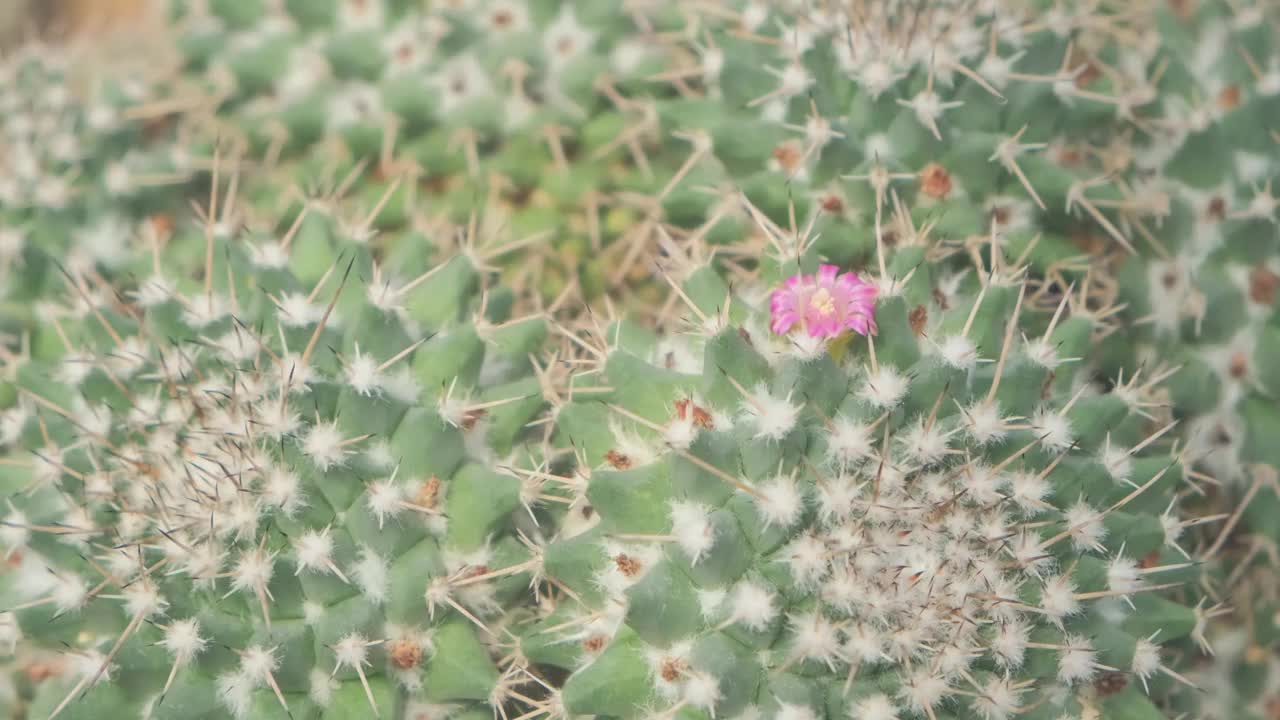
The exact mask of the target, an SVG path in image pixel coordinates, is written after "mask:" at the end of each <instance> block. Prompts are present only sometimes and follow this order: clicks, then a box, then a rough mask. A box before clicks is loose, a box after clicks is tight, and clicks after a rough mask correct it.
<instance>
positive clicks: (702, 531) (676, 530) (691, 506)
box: [671, 501, 715, 564]
mask: <svg viewBox="0 0 1280 720" xmlns="http://www.w3.org/2000/svg"><path fill="white" fill-rule="evenodd" d="M671 533H672V534H673V535H675V538H676V543H677V544H679V545H680V549H682V550H684V552H685V554H686V555H688V556H689V561H690V562H692V563H694V564H697V562H698V561H699V560H701V559H702V556H703V555H705V554H706V553H707V552H709V551H710V550H711V546H712V545H714V544H715V526H714V525H712V524H711V510H710V508H708V507H707V506H705V505H702V504H700V503H693V502H687V501H677V502H675V503H672V505H671Z"/></svg>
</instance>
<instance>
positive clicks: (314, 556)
mask: <svg viewBox="0 0 1280 720" xmlns="http://www.w3.org/2000/svg"><path fill="white" fill-rule="evenodd" d="M293 552H294V557H295V559H296V561H297V570H296V571H295V572H294V574H295V575H297V574H300V573H301V572H302V571H303V570H310V571H312V572H320V573H328V572H332V571H331V569H330V568H329V565H331V564H332V563H333V536H332V535H331V534H330V531H329V528H325V529H324V530H307V531H306V532H305V533H303V534H302V537H300V538H298V539H297V540H296V541H294V544H293Z"/></svg>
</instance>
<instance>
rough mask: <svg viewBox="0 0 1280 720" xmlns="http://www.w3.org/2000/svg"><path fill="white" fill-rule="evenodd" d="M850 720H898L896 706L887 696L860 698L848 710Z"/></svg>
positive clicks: (881, 694)
mask: <svg viewBox="0 0 1280 720" xmlns="http://www.w3.org/2000/svg"><path fill="white" fill-rule="evenodd" d="M849 718H850V720H898V706H897V705H894V704H893V701H892V700H890V699H889V696H888V695H885V694H884V693H876V694H874V695H868V696H867V697H864V698H862V699H861V700H859V701H858V702H856V703H854V704H853V706H852V707H850V708H849Z"/></svg>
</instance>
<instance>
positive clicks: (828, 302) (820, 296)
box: [809, 288, 836, 315]
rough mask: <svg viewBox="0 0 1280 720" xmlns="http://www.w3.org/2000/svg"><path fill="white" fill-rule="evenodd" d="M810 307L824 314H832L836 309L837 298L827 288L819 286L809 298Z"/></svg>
mask: <svg viewBox="0 0 1280 720" xmlns="http://www.w3.org/2000/svg"><path fill="white" fill-rule="evenodd" d="M809 307H810V308H813V310H814V311H816V312H818V313H821V314H822V315H831V314H833V313H835V311H836V299H835V298H833V297H831V293H830V292H828V291H827V289H826V288H818V291H817V292H815V293H814V294H813V296H812V297H810V298H809Z"/></svg>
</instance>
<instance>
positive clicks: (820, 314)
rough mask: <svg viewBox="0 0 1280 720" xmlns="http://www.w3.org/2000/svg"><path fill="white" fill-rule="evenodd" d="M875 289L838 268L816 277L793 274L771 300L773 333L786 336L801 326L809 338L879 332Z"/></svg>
mask: <svg viewBox="0 0 1280 720" xmlns="http://www.w3.org/2000/svg"><path fill="white" fill-rule="evenodd" d="M876 294H877V290H876V286H875V285H874V284H872V283H870V282H868V281H866V280H864V279H862V278H861V277H859V276H857V275H856V274H854V273H852V272H846V273H843V274H841V273H840V269H839V268H837V267H836V266H835V265H822V266H821V267H819V268H818V272H817V273H815V274H813V275H800V274H797V275H793V276H791V277H790V278H788V279H787V281H786V282H785V283H784V285H783V287H781V288H779V289H777V290H775V291H774V292H773V296H772V298H771V299H770V313H771V322H770V327H771V328H772V330H773V332H775V333H777V334H779V335H785V334H787V333H789V332H791V331H792V329H794V328H795V327H796V326H802V327H803V328H804V330H805V331H806V332H807V333H808V334H809V336H810V337H820V338H831V337H836V336H837V335H840V334H841V333H843V332H845V331H846V330H852V331H854V332H856V333H858V334H859V335H867V334H869V333H874V332H875V331H876V321H875V303H876Z"/></svg>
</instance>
